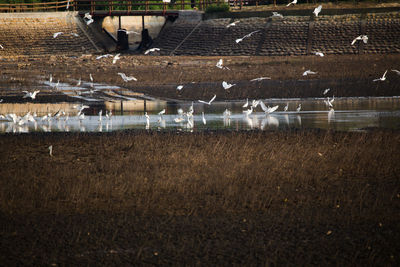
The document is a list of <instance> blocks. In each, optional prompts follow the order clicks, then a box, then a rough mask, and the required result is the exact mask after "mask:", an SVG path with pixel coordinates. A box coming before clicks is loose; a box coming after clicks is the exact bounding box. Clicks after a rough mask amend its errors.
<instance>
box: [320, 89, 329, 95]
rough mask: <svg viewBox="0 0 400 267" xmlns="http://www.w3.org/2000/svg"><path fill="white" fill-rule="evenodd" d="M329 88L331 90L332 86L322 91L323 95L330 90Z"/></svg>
mask: <svg viewBox="0 0 400 267" xmlns="http://www.w3.org/2000/svg"><path fill="white" fill-rule="evenodd" d="M329 90H331V88H327V89H325V90H324V92H322V94H323V95H326V94H327V93H328V92H329Z"/></svg>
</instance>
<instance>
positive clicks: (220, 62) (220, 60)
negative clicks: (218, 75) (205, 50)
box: [215, 58, 224, 69]
mask: <svg viewBox="0 0 400 267" xmlns="http://www.w3.org/2000/svg"><path fill="white" fill-rule="evenodd" d="M222 64H224V61H223V60H222V58H220V59H219V60H218V62H217V64H216V65H215V66H216V67H217V68H219V69H222V68H223V67H224V66H223V65H222Z"/></svg>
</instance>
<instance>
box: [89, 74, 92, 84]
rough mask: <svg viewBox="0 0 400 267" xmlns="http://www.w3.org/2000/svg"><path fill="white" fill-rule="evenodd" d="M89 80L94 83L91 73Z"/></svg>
mask: <svg viewBox="0 0 400 267" xmlns="http://www.w3.org/2000/svg"><path fill="white" fill-rule="evenodd" d="M89 79H90V80H91V81H92V82H93V77H92V74H91V73H89Z"/></svg>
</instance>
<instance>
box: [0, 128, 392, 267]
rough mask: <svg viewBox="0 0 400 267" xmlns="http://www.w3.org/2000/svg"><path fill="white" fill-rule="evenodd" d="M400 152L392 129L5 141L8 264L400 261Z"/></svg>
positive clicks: (1, 198)
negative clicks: (366, 131)
mask: <svg viewBox="0 0 400 267" xmlns="http://www.w3.org/2000/svg"><path fill="white" fill-rule="evenodd" d="M49 145H52V146H53V154H54V156H53V157H50V156H49V153H48V146H49ZM399 149H400V135H399V133H398V132H385V131H384V132H370V133H330V132H308V131H305V132H289V133H287V132H244V133H243V132H239V133H238V132H232V133H230V132H228V133H212V132H211V133H195V134H188V133H159V132H150V133H146V132H117V133H112V134H101V135H99V134H64V133H60V134H51V135H43V134H29V135H3V136H0V155H1V159H0V162H1V168H0V177H1V178H0V205H1V206H0V207H1V213H0V215H1V216H0V221H1V222H2V224H3V225H4V227H3V228H2V230H1V236H2V238H3V249H1V250H0V251H1V253H0V260H2V261H3V262H6V263H8V264H15V263H17V262H19V263H23V264H46V265H48V264H51V263H57V264H67V265H76V264H84V265H87V264H96V265H98V264H100V265H114V264H116V265H118V264H127V263H130V264H135V265H136V264H146V263H147V264H190V265H192V264H196V263H197V264H199V263H202V264H207V265H208V264H222V265H225V264H229V263H236V264H246V265H248V264H250V265H253V264H257V265H258V264H284V265H286V264H290V265H292V264H296V265H297V264H301V265H302V264H304V265H309V264H317V265H321V264H324V265H326V264H328V265H342V264H345V265H358V264H360V265H376V264H378V265H388V264H395V263H396V262H398V260H399V259H398V253H397V252H398V250H397V248H396V245H397V242H398V240H399V232H400V231H399V227H398V221H399V219H400V217H399V214H400V213H399V211H400V183H399V181H400V180H399V175H400V165H399V164H398V162H400V154H399V153H398V151H399Z"/></svg>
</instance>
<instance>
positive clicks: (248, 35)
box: [235, 30, 260, 44]
mask: <svg viewBox="0 0 400 267" xmlns="http://www.w3.org/2000/svg"><path fill="white" fill-rule="evenodd" d="M259 31H260V30H257V31H254V32H251V33H249V34H246V35H245V36H243V37H242V38H238V39H236V40H235V42H236V43H237V44H238V43H240V42H241V41H243V39H245V38H248V37H250V36H252V35H253V34H255V33H256V32H259Z"/></svg>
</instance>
